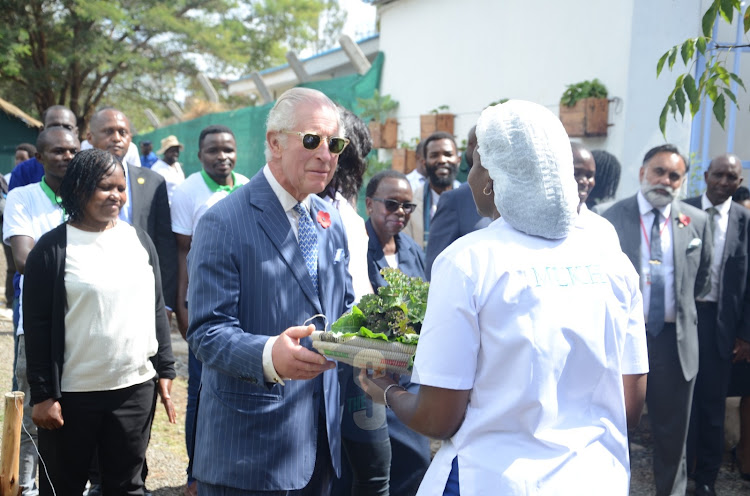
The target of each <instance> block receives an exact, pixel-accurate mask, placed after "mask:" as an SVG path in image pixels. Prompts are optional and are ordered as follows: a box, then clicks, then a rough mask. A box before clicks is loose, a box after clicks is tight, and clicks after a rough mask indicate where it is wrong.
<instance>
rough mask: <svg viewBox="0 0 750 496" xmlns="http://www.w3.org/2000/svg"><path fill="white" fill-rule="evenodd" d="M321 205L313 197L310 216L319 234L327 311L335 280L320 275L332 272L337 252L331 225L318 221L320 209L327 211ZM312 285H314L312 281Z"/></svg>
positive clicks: (321, 287) (323, 306)
mask: <svg viewBox="0 0 750 496" xmlns="http://www.w3.org/2000/svg"><path fill="white" fill-rule="evenodd" d="M321 206H322V205H320V204H318V203H317V198H316V197H313V198H311V201H310V216H311V217H312V221H313V225H314V226H315V232H316V233H317V234H318V294H319V295H320V298H319V300H320V304H321V313H325V312H326V310H327V309H328V308H329V307H330V305H328V302H327V301H326V298H325V295H328V294H329V293H330V292H329V291H328V285H329V284H331V283H332V282H333V281H330V280H329V278H326V277H320V275H321V274H331V273H332V272H331V271H329V270H328V268H329V267H330V266H331V264H332V263H333V261H332V260H331V256H334V255H335V254H334V253H332V252H333V250H332V248H331V247H330V239H329V238H330V236H329V234H328V231H329V228H330V225H329V226H328V227H327V228H324V227H323V226H322V225H321V224H320V222H318V211H320V210H323V211H324V212H325V209H323V208H321ZM326 213H327V212H326ZM329 215H330V214H329ZM308 277H309V276H308ZM310 286H311V287H312V283H311V284H310ZM331 324H333V322H328V325H329V326H330V325H331Z"/></svg>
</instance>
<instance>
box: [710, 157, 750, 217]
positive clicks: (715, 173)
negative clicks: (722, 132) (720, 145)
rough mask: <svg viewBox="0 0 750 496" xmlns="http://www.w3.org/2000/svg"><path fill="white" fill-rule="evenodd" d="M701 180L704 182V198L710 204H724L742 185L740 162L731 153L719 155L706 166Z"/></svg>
mask: <svg viewBox="0 0 750 496" xmlns="http://www.w3.org/2000/svg"><path fill="white" fill-rule="evenodd" d="M703 178H704V179H705V181H706V196H707V197H708V199H709V200H710V201H711V203H713V204H714V205H719V204H720V203H724V202H725V201H727V199H729V198H731V197H732V195H733V194H734V193H735V191H737V188H739V187H740V184H742V160H740V158H739V157H738V156H737V155H734V154H732V153H726V154H724V155H719V156H718V157H716V158H714V159H713V160H711V163H710V164H708V170H706V172H705V174H704V176H703Z"/></svg>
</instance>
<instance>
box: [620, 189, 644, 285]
mask: <svg viewBox="0 0 750 496" xmlns="http://www.w3.org/2000/svg"><path fill="white" fill-rule="evenodd" d="M626 201H627V202H628V203H627V204H626V205H624V206H625V212H624V214H623V215H624V218H625V219H626V221H625V222H623V223H622V233H619V232H618V234H619V235H620V246H621V247H622V251H623V253H625V254H626V255H627V256H628V258H629V259H630V262H631V263H632V264H633V267H635V269H636V271H637V272H638V275H640V274H641V231H640V225H641V223H640V219H641V212H640V211H639V210H638V199H637V198H636V197H635V196H634V197H632V198H631V199H629V200H626ZM631 219H637V220H638V222H632V221H631Z"/></svg>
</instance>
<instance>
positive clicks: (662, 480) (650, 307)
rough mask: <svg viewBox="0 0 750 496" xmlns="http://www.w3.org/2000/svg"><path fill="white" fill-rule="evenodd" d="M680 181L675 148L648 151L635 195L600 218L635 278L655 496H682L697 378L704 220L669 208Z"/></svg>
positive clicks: (706, 240) (704, 279)
mask: <svg viewBox="0 0 750 496" xmlns="http://www.w3.org/2000/svg"><path fill="white" fill-rule="evenodd" d="M686 173H687V163H686V162H685V159H684V158H683V157H682V156H681V155H680V153H679V151H678V150H677V148H676V147H674V146H672V145H662V146H658V147H656V148H652V149H651V150H649V151H648V152H647V153H646V156H645V157H644V159H643V165H642V166H641V169H640V181H641V189H640V191H639V192H638V193H637V194H636V195H635V196H633V197H631V198H627V199H625V200H622V201H620V202H617V203H616V204H614V205H613V206H612V207H610V208H609V210H607V211H606V212H605V213H604V217H605V218H606V219H607V220H609V221H610V222H611V223H612V225H613V226H614V227H615V230H616V231H617V234H618V236H619V237H620V246H621V247H622V251H623V252H625V254H626V255H627V256H628V258H630V261H631V262H632V263H633V266H634V267H635V268H636V269H637V270H638V274H639V275H640V278H641V290H642V292H643V309H644V313H645V317H646V334H647V342H648V359H649V370H650V372H649V375H648V390H647V393H646V403H647V405H648V415H649V419H650V421H651V430H652V433H653V439H654V461H653V467H654V479H655V483H656V494H657V496H662V495H679V496H684V494H685V486H686V484H687V469H686V463H685V441H686V438H687V432H688V421H689V418H690V406H691V401H692V396H693V387H694V385H695V376H696V374H697V373H698V329H697V327H696V321H697V314H696V308H695V297H696V296H702V295H703V294H705V292H706V291H707V290H708V288H709V269H710V265H711V249H712V243H711V231H710V229H711V227H710V225H709V222H708V218H707V216H706V214H705V213H704V212H703V211H702V210H699V209H697V208H694V207H691V206H690V205H686V204H684V203H682V202H680V201H679V200H677V193H678V191H679V189H680V186H681V185H682V182H683V180H684V178H685V174H686Z"/></svg>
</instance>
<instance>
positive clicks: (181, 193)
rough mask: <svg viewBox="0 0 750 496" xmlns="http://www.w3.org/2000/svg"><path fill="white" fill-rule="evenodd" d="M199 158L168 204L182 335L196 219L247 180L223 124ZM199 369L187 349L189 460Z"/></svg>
mask: <svg viewBox="0 0 750 496" xmlns="http://www.w3.org/2000/svg"><path fill="white" fill-rule="evenodd" d="M162 147H163V141H162ZM198 160H200V162H201V164H202V165H203V169H202V170H201V171H200V172H195V173H193V174H191V175H190V177H188V178H187V179H186V180H185V181H184V182H183V183H182V184H180V185H179V186H178V187H177V188H176V189H175V192H174V196H173V199H172V205H171V210H172V232H174V235H175V238H176V239H177V306H176V307H175V315H176V316H177V327H178V328H179V329H180V333H181V334H182V337H185V335H186V333H187V329H188V304H187V291H188V271H187V257H188V253H189V252H190V246H191V245H192V243H193V233H194V232H195V229H196V227H198V221H199V220H200V218H201V217H203V214H205V213H206V211H207V210H208V209H209V208H211V207H212V206H213V205H214V204H216V203H218V202H219V201H220V200H223V199H224V198H226V197H227V196H229V194H230V193H232V192H233V191H235V190H236V189H237V188H239V187H240V186H242V185H243V184H246V183H247V181H248V178H246V177H245V176H243V175H242V174H237V173H235V172H234V166H235V163H236V161H237V144H236V142H235V139H234V133H233V132H232V130H231V129H229V128H228V127H226V126H220V125H212V126H208V127H207V128H205V129H203V131H201V134H200V137H199V138H198ZM154 167H155V166H154ZM201 368H202V367H201V362H199V361H198V359H197V358H195V355H194V354H193V352H192V351H190V350H188V400H187V411H186V412H185V434H186V436H185V441H186V444H187V453H188V459H192V458H193V449H194V448H193V446H194V444H193V441H194V432H195V431H194V427H195V412H196V406H197V401H198V389H199V386H200V381H201ZM186 494H191V495H195V494H197V487H196V481H195V479H193V477H192V474H191V473H189V472H188V481H187V490H186Z"/></svg>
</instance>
